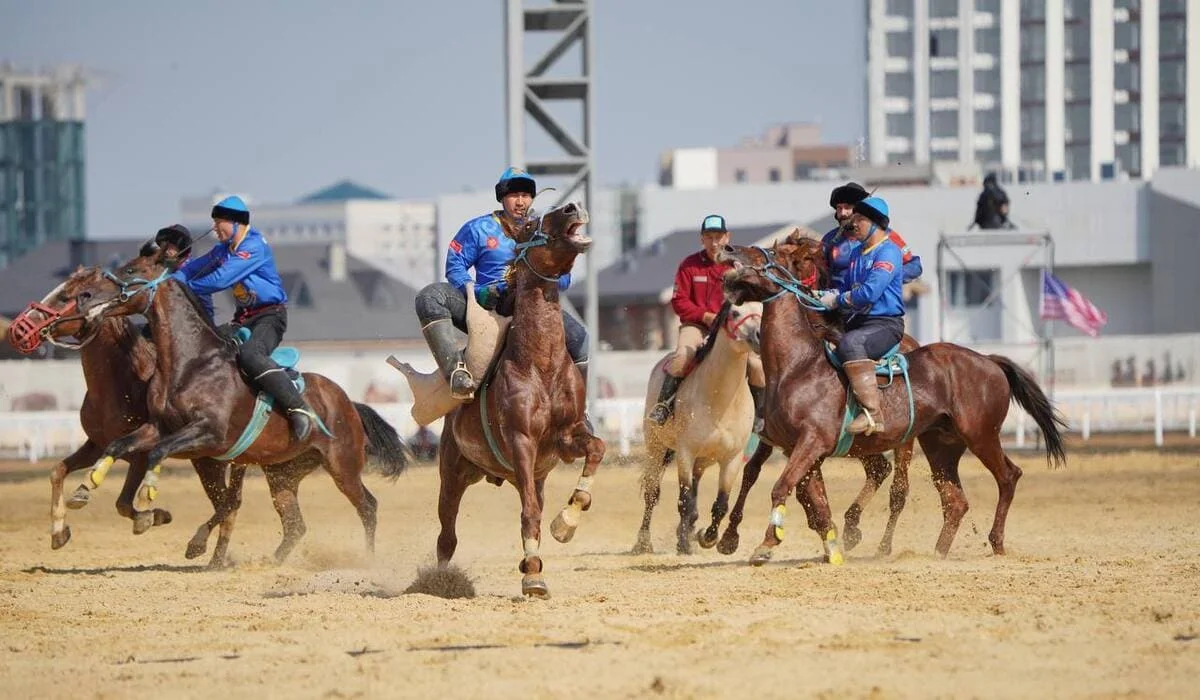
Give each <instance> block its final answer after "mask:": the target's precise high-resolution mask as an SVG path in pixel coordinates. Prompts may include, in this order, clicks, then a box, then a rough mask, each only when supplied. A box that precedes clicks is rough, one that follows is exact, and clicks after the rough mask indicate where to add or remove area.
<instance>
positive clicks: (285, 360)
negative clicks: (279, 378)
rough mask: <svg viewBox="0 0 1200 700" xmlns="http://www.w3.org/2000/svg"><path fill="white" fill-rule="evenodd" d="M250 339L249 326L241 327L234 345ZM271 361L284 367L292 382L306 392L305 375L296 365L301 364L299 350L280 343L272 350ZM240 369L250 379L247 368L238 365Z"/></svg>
mask: <svg viewBox="0 0 1200 700" xmlns="http://www.w3.org/2000/svg"><path fill="white" fill-rule="evenodd" d="M249 340H250V329H249V328H245V327H239V328H238V329H237V331H236V332H235V333H234V334H233V343H234V345H237V346H240V345H242V344H244V343H246V342H247V341H249ZM271 361H272V362H274V363H275V364H277V365H279V366H280V367H282V368H283V370H284V372H286V373H287V376H288V378H289V379H291V380H292V383H293V384H295V385H296V388H297V389H299V390H300V392H301V393H303V392H304V377H302V376H301V375H300V370H298V369H296V366H297V365H299V364H300V351H299V350H297V349H296V348H293V347H290V346H287V345H280V346H279V347H277V348H275V349H274V350H273V351H271ZM238 371H239V372H240V373H241V375H242V377H243V378H244V379H246V380H247V381H250V379H251V377H247V376H246V372H245V370H243V369H242V368H241V367H238Z"/></svg>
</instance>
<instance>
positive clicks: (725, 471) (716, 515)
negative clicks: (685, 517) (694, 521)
mask: <svg viewBox="0 0 1200 700" xmlns="http://www.w3.org/2000/svg"><path fill="white" fill-rule="evenodd" d="M741 457H742V454H741V452H738V453H736V454H734V455H733V457H732V458H730V459H728V460H726V461H725V463H724V464H722V465H721V473H720V480H719V481H718V482H717V497H716V499H715V500H713V505H712V523H711V524H709V526H708V529H706V530H705V531H704V532H701V533H697V537H696V539H697V540H698V541H699V542H700V546H701V547H704V548H705V549H711V548H712V547H713V545H715V544H716V543H717V533H718V532H720V529H721V521H722V520H723V519H724V518H725V513H727V512H729V492H730V491H733V479H734V477H736V476H737V465H738V462H739V461H740V460H741Z"/></svg>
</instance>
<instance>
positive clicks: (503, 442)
mask: <svg viewBox="0 0 1200 700" xmlns="http://www.w3.org/2000/svg"><path fill="white" fill-rule="evenodd" d="M587 221H588V213H587V211H586V210H585V209H584V208H583V207H582V206H580V205H579V204H577V203H574V202H572V203H569V204H566V205H563V206H561V207H558V208H555V209H551V210H550V211H548V212H546V213H545V214H544V215H542V217H541V218H540V220H532V219H531V220H530V221H528V222H527V223H526V225H525V226H524V227H523V228H522V229H521V230H519V231H518V232H517V234H516V236H515V237H514V238H515V239H516V240H517V251H518V254H517V256H516V258H514V259H513V261H512V262H511V263H509V268H508V272H507V277H508V281H509V289H508V294H507V296H506V299H505V302H504V303H505V304H506V305H507V304H508V303H510V302H511V303H512V305H513V306H512V323H511V324H510V325H509V329H508V336H507V338H506V340H505V341H504V346H503V349H502V350H501V351H500V355H499V357H498V359H497V361H496V363H495V369H494V371H493V372H492V373H491V375H490V376H489V377H487V378H486V379H485V381H484V383H483V385H482V387H481V389H480V390H479V392H478V393H477V394H476V398H475V400H473V401H471V402H470V403H468V404H465V405H463V406H461V407H459V408H457V409H455V410H454V412H453V413H451V414H450V415H449V416H447V417H446V422H445V425H444V426H443V428H442V442H441V450H440V452H439V455H438V457H439V459H438V469H439V475H440V478H441V492H440V494H439V497H438V517H439V518H440V519H441V525H442V530H441V533H440V534H439V535H438V541H437V558H438V562H439V563H440V564H445V563H447V562H449V561H450V558H451V557H453V556H454V550H455V548H456V547H457V546H458V535H457V533H456V532H455V524H456V522H457V520H458V509H459V506H460V504H461V503H462V497H463V494H464V493H465V492H466V490H467V487H468V486H470V485H472V484H475V483H478V482H479V481H480V480H482V479H484V478H486V479H487V480H488V481H489V482H491V483H493V484H496V485H497V486H499V485H500V484H502V483H503V482H505V481H507V482H509V483H511V484H513V485H514V486H516V487H517V491H518V492H519V493H520V496H521V540H522V543H523V545H524V551H525V554H524V557H523V558H522V559H521V562H520V565H519V566H518V568H519V570H520V571H521V573H522V574H524V577H523V578H522V581H521V592H522V593H524V594H525V595H528V596H534V597H539V598H544V597H546V596H548V595H549V588H548V587H547V586H546V580H545V577H544V576H543V575H542V559H541V556H540V554H539V551H540V548H541V540H542V508H543V505H544V495H543V486H544V485H545V480H546V476H547V475H548V474H549V473H550V471H551V470H552V469H553V468H554V467H555V466H556V465H557V464H558V461H559V460H560V459H561V460H563V461H565V462H572V461H574V460H575V459H577V458H580V457H582V458H584V459H585V464H584V467H583V473H582V474H581V475H580V477H579V482H578V484H577V485H576V486H575V490H574V491H573V492H572V494H571V497H570V500H569V501H568V504H567V507H566V508H564V509H563V510H562V512H560V513H559V515H558V517H556V518H555V519H554V522H553V523H552V524H551V526H550V532H551V534H552V535H554V538H555V539H556V540H558V541H559V542H567V541H569V540H570V539H571V537H573V536H574V534H575V528H576V526H577V525H578V522H579V517H580V513H581V512H582V511H585V510H587V509H588V508H589V507H590V506H591V502H592V497H591V483H592V477H593V476H594V475H595V473H596V469H597V468H598V467H599V466H600V460H602V459H603V458H604V450H605V446H604V441H602V440H601V439H600V438H597V437H596V436H594V435H593V434H592V432H591V430H590V428H589V426H588V425H587V422H586V418H585V415H584V401H585V399H586V388H585V386H584V383H583V376H582V375H581V374H580V372H579V370H578V369H577V368H576V367H575V365H574V364H573V363H572V362H571V358H570V356H569V355H568V354H567V346H566V333H565V331H564V330H563V323H562V308H561V306H560V304H559V292H558V280H559V278H561V277H562V276H563V275H565V274H567V273H568V272H570V271H571V267H572V265H574V263H575V258H576V257H577V256H578V255H579V254H580V253H582V252H584V251H585V250H587V248H588V247H589V246H590V245H591V242H592V240H591V238H588V237H587V236H585V235H583V234H582V233H580V229H581V228H582V227H583V226H584V224H586V223H587Z"/></svg>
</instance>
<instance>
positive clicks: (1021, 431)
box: [1017, 411, 1025, 447]
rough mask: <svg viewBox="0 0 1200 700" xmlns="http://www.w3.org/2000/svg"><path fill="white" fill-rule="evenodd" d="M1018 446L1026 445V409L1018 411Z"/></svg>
mask: <svg viewBox="0 0 1200 700" xmlns="http://www.w3.org/2000/svg"><path fill="white" fill-rule="evenodd" d="M1017 447H1025V411H1019V412H1018V413H1017Z"/></svg>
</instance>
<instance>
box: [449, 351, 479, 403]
mask: <svg viewBox="0 0 1200 700" xmlns="http://www.w3.org/2000/svg"><path fill="white" fill-rule="evenodd" d="M475 388H476V385H475V377H472V376H471V370H469V369H467V363H466V362H462V361H459V363H458V364H457V365H456V366H455V367H454V369H453V370H451V372H450V396H451V397H453V398H455V399H457V400H459V401H469V400H471V399H473V398H475Z"/></svg>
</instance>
